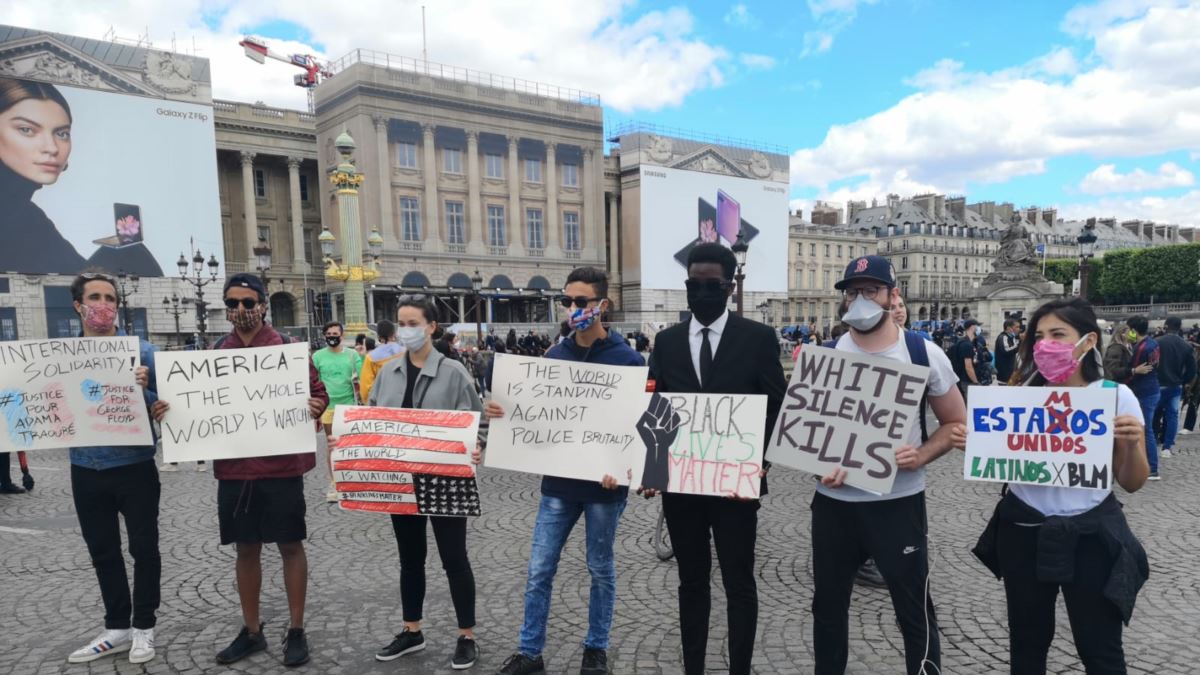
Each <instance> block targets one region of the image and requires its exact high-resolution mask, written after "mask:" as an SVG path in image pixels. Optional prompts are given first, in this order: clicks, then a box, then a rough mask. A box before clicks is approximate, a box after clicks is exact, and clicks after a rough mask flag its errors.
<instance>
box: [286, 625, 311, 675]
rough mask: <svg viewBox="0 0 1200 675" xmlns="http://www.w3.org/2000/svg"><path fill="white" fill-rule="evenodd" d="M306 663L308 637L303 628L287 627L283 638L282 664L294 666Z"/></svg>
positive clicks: (289, 666)
mask: <svg viewBox="0 0 1200 675" xmlns="http://www.w3.org/2000/svg"><path fill="white" fill-rule="evenodd" d="M306 663H308V639H307V638H305V637H304V629H303V628H289V629H288V632H287V637H285V638H284V639H283V665H285V666H287V667H288V668H295V667H296V666H302V665H304V664H306Z"/></svg>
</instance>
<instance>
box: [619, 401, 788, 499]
mask: <svg viewBox="0 0 1200 675" xmlns="http://www.w3.org/2000/svg"><path fill="white" fill-rule="evenodd" d="M644 396H645V398H644V400H645V401H646V410H645V412H643V413H642V417H641V419H639V420H638V422H637V432H638V435H639V436H640V437H641V439H642V444H643V445H644V447H645V448H646V457H645V460H644V461H643V463H642V464H641V465H638V464H635V465H634V467H633V474H634V476H633V482H632V484H633V485H642V486H644V487H647V488H653V489H655V490H658V491H660V492H676V493H681V494H690V495H711V496H719V497H741V498H745V499H758V497H759V490H760V488H761V486H762V480H761V479H760V477H759V472H761V471H762V464H763V444H764V442H765V441H766V439H765V438H763V434H764V429H765V427H766V422H767V397H766V396H761V395H747V394H676V393H669V394H645V395H644Z"/></svg>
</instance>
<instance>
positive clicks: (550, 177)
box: [542, 142, 562, 260]
mask: <svg viewBox="0 0 1200 675" xmlns="http://www.w3.org/2000/svg"><path fill="white" fill-rule="evenodd" d="M557 150H558V144H557V143H554V142H550V143H547V144H546V175H545V179H546V217H545V218H544V219H543V220H542V224H543V225H544V226H545V228H546V241H545V242H544V243H545V245H546V256H547V257H549V258H551V259H554V260H558V259H559V258H562V248H561V247H560V246H559V244H558V241H559V236H558V157H557Z"/></svg>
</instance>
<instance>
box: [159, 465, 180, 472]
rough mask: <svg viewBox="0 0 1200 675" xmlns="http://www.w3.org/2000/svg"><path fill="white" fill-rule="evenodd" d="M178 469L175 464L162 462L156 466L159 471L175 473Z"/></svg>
mask: <svg viewBox="0 0 1200 675" xmlns="http://www.w3.org/2000/svg"><path fill="white" fill-rule="evenodd" d="M178 470H179V467H178V466H177V465H175V464H163V465H162V466H160V467H158V472H159V473H175V472H176V471H178Z"/></svg>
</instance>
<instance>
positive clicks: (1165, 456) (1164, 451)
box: [1158, 448, 1171, 459]
mask: <svg viewBox="0 0 1200 675" xmlns="http://www.w3.org/2000/svg"><path fill="white" fill-rule="evenodd" d="M1158 457H1159V459H1170V458H1171V451H1170V450H1168V449H1166V448H1163V449H1162V450H1160V451H1159V453H1158Z"/></svg>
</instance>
